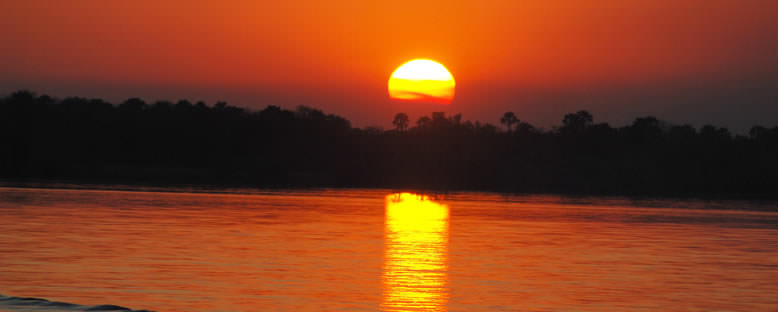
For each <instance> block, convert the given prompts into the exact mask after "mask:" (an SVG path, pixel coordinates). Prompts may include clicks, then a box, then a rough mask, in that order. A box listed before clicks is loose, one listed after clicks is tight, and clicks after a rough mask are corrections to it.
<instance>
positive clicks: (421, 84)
mask: <svg viewBox="0 0 778 312" xmlns="http://www.w3.org/2000/svg"><path fill="white" fill-rule="evenodd" d="M454 86H455V83H454V77H453V76H452V75H451V73H450V72H449V71H448V70H447V69H446V68H445V67H444V66H443V65H441V64H440V63H438V62H435V61H432V60H424V59H416V60H412V61H409V62H407V63H405V64H403V65H401V66H400V67H398V68H397V69H396V70H395V71H394V72H393V73H392V76H391V77H390V78H389V97H391V98H392V99H395V100H401V101H412V102H434V103H442V104H449V103H451V101H452V100H453V99H454Z"/></svg>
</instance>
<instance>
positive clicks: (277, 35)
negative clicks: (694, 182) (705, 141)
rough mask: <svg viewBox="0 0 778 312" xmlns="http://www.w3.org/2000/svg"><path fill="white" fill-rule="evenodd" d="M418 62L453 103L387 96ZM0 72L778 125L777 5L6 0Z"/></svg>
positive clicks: (302, 96) (351, 100)
mask: <svg viewBox="0 0 778 312" xmlns="http://www.w3.org/2000/svg"><path fill="white" fill-rule="evenodd" d="M415 58H426V59H433V60H436V61H438V62H440V63H442V64H443V65H445V66H446V67H447V68H448V69H449V70H450V71H451V73H452V75H453V76H454V78H455V79H456V97H455V99H454V101H453V102H452V103H451V104H449V105H441V104H422V103H398V102H396V101H392V100H390V99H389V97H388V95H387V90H386V84H387V80H388V79H389V76H390V75H391V73H392V71H394V69H396V68H397V67H398V66H400V65H401V64H403V63H405V62H406V61H408V60H411V59H415ZM0 69H1V70H0V94H8V93H10V92H13V91H14V90H17V89H20V88H25V89H30V90H33V91H36V92H38V93H46V94H50V95H52V96H56V97H65V96H84V97H99V98H103V99H106V100H110V101H115V102H119V101H122V100H124V99H126V98H129V97H141V98H144V99H146V100H147V101H154V100H159V99H167V100H178V99H190V100H205V101H207V102H210V103H213V102H215V101H217V100H225V101H228V102H229V103H230V104H233V105H237V106H242V107H248V108H253V109H262V108H264V107H265V106H267V105H270V104H273V105H280V106H282V107H285V108H294V107H296V106H297V105H309V106H313V107H316V108H320V109H323V110H324V111H325V112H329V113H335V114H338V115H342V116H344V117H346V118H348V119H349V120H351V121H352V123H353V125H355V126H360V127H363V126H371V125H374V126H383V127H385V128H389V127H391V120H392V117H393V116H394V114H395V113H397V112H401V111H402V112H406V113H408V114H409V115H410V116H411V118H412V119H414V120H415V119H416V118H418V117H419V116H420V115H422V114H428V113H430V112H433V111H444V112H448V113H462V114H463V117H464V119H469V120H480V121H482V122H491V123H495V124H498V123H499V118H500V116H501V115H502V113H503V112H506V111H513V112H515V113H516V115H517V116H518V117H519V119H521V120H522V121H527V122H530V123H532V124H534V125H536V126H539V127H543V128H546V129H548V128H551V127H552V126H554V125H558V124H560V123H561V119H562V116H563V115H564V114H565V113H569V112H574V111H578V110H581V109H586V110H589V111H590V112H592V114H593V115H594V118H595V122H609V123H611V124H612V125H614V126H621V125H625V124H628V123H630V122H631V121H632V120H633V119H634V118H635V117H638V116H645V115H653V116H657V117H659V118H660V119H663V120H666V121H668V122H670V123H677V124H681V123H691V124H692V125H695V126H701V125H702V124H706V123H711V124H715V125H719V126H726V127H729V128H730V129H732V130H733V131H734V132H737V133H746V132H747V130H748V129H749V128H750V126H752V125H756V124H759V125H764V126H773V125H778V1H775V0H738V1H732V0H680V1H679V0H580V1H578V0H543V1H540V0H537V1H533V0H525V1H515V0H511V1H504V0H478V1H456V0H445V1H444V0H430V1H419V0H393V1H356V0H353V1H351V0H348V1H347V0H332V1H314V0H288V1H256V0H223V1H203V0H134V1H129V0H127V1H125V0H118V1H104V0H68V1H50V0H25V1H2V2H0Z"/></svg>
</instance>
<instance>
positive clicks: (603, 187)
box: [0, 91, 778, 197]
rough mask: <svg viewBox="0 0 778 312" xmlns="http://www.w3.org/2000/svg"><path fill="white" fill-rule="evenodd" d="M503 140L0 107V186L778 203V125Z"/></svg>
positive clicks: (80, 107)
mask: <svg viewBox="0 0 778 312" xmlns="http://www.w3.org/2000/svg"><path fill="white" fill-rule="evenodd" d="M500 122H501V124H502V125H503V126H505V130H503V129H501V128H498V127H497V126H495V125H492V124H488V123H480V122H478V121H475V122H471V121H467V120H463V119H462V116H461V114H457V115H453V116H447V115H446V114H444V113H442V112H436V113H432V114H431V115H430V116H423V117H421V118H419V119H418V120H416V121H415V122H412V121H411V120H410V119H409V117H408V115H406V114H404V113H398V114H397V115H396V116H395V117H394V119H393V122H392V124H393V125H394V128H393V129H391V130H382V129H380V128H375V127H369V128H363V129H360V128H353V127H352V126H351V123H350V122H349V121H348V120H347V119H345V118H343V117H340V116H336V115H332V114H325V113H324V112H322V111H321V110H317V109H314V108H310V107H306V106H300V107H298V108H297V109H296V110H294V111H292V110H286V109H282V108H280V107H278V106H273V105H270V106H267V108H265V109H263V110H260V111H252V110H247V109H243V108H239V107H235V106H230V105H228V104H227V103H224V102H218V103H216V104H214V105H212V106H209V105H206V104H205V103H203V102H196V103H192V102H189V101H186V100H181V101H178V102H175V103H174V102H168V101H158V102H154V103H146V102H144V101H143V100H141V99H137V98H133V99H128V100H126V101H124V102H122V103H120V104H119V105H113V104H111V103H108V102H106V101H103V100H100V99H86V98H80V97H68V98H64V99H55V98H52V97H49V96H46V95H41V96H38V95H36V94H34V93H32V92H29V91H17V92H14V93H12V94H10V95H8V96H6V97H4V98H2V99H0V127H2V128H1V129H2V131H0V139H2V142H3V152H2V153H0V178H3V179H5V180H10V181H30V180H43V181H46V180H58V181H62V180H70V181H79V182H89V181H93V182H97V183H150V184H209V185H227V186H264V187H309V186H325V187H386V188H427V189H446V190H457V189H467V190H492V191H506V192H559V193H584V194H622V195H673V196H676V195H678V196H697V195H706V196H744V197H757V196H765V197H775V196H776V195H778V161H777V160H778V127H772V128H766V127H761V126H755V127H753V128H752V129H751V131H750V132H749V135H748V136H741V135H733V134H731V133H730V132H729V131H728V130H727V129H726V128H720V127H715V126H711V125H705V126H703V127H701V128H700V129H696V128H695V127H693V126H690V125H673V124H669V123H667V122H664V121H661V120H658V119H657V118H655V117H650V116H648V117H640V118H636V119H635V120H634V122H633V123H632V124H631V125H628V126H624V127H619V128H616V127H612V126H610V125H609V124H607V123H595V122H594V118H593V116H592V115H591V114H590V113H588V112H587V111H579V112H575V113H570V114H567V115H565V116H564V117H563V119H562V124H561V125H560V126H558V127H554V128H553V129H551V130H543V129H539V128H536V127H534V126H532V125H531V124H529V123H527V122H524V121H521V120H520V119H519V118H518V117H517V116H516V115H515V114H514V113H512V112H506V113H505V114H504V115H503V116H502V118H500Z"/></svg>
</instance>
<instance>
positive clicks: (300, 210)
mask: <svg viewBox="0 0 778 312" xmlns="http://www.w3.org/2000/svg"><path fill="white" fill-rule="evenodd" d="M174 191H177V192H158V191H156V190H155V191H153V192H149V191H138V190H135V191H122V190H77V189H24V188H0V216H1V217H0V294H3V295H5V296H7V297H2V296H0V299H5V300H0V310H8V311H21V310H30V311H39V310H40V311H44V310H45V311H55V310H56V311H59V310H57V309H60V310H61V309H65V308H67V309H70V310H68V311H72V310H73V309H76V310H78V309H81V310H87V309H89V307H94V306H98V305H104V304H111V305H117V306H124V307H130V308H133V309H148V310H156V311H322V310H326V311H354V310H360V311H363V310H365V311H516V310H557V311H569V310H576V311H612V310H620V311H666V310H698V311H699V310H740V311H773V310H776V309H778V299H777V298H778V296H775V294H777V293H778V213H776V212H775V211H778V207H776V205H775V203H756V202H744V201H673V200H650V199H645V200H631V199H620V198H591V197H589V198H569V197H568V198H565V197H555V196H503V195H497V194H479V193H458V194H448V195H446V196H441V195H438V196H434V195H429V196H424V195H417V194H410V193H404V194H400V193H396V192H393V191H390V190H359V191H356V190H346V191H343V190H341V191H333V190H316V191H248V190H222V191H220V193H193V192H188V191H190V190H174ZM19 297H36V298H45V299H48V300H51V301H49V302H61V303H63V304H64V302H67V303H73V304H78V305H73V306H68V307H64V306H62V307H57V306H50V307H43V306H36V305H34V304H29V305H27V306H20V305H18V304H16V305H14V304H13V302H16V303H19V302H20V299H19ZM9 298H10V299H9ZM29 302H32V301H29Z"/></svg>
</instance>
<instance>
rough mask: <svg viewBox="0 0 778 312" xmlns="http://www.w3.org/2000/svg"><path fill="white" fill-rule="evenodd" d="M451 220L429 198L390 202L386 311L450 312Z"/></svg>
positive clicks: (403, 196)
mask: <svg viewBox="0 0 778 312" xmlns="http://www.w3.org/2000/svg"><path fill="white" fill-rule="evenodd" d="M448 217H449V208H448V206H447V205H445V204H441V203H437V202H435V201H433V200H432V199H430V198H429V197H428V196H425V195H417V194H411V193H397V194H391V195H388V196H387V197H386V223H385V230H384V245H385V247H384V266H383V288H384V289H383V302H382V305H381V306H382V308H383V310H384V311H446V303H447V301H448V291H447V272H448V235H449V233H448V221H449V219H448Z"/></svg>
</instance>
